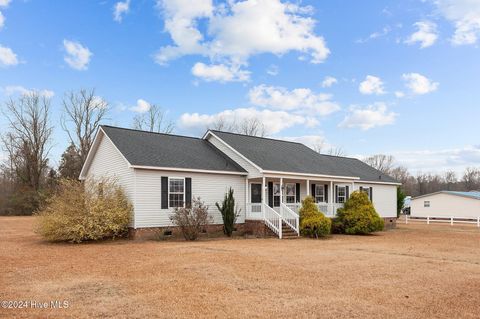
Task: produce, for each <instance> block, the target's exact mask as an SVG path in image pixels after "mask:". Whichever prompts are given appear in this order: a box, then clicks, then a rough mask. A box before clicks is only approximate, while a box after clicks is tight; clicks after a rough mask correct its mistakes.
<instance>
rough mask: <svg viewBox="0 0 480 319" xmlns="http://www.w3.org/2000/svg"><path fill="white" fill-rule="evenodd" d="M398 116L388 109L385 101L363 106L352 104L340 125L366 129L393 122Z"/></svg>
mask: <svg viewBox="0 0 480 319" xmlns="http://www.w3.org/2000/svg"><path fill="white" fill-rule="evenodd" d="M396 117H397V114H396V113H394V112H390V111H388V109H387V105H386V104H385V103H380V102H378V103H374V104H372V105H368V106H367V107H363V108H362V107H359V106H352V107H351V108H350V110H349V114H347V116H346V117H345V118H344V119H343V121H342V122H341V123H340V124H339V126H340V127H346V128H360V129H361V130H364V131H366V130H369V129H371V128H374V127H377V126H385V125H389V124H393V123H395V118H396Z"/></svg>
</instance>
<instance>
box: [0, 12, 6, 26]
mask: <svg viewBox="0 0 480 319" xmlns="http://www.w3.org/2000/svg"><path fill="white" fill-rule="evenodd" d="M4 25H5V17H4V16H3V13H2V11H0V30H2V28H3V26H4Z"/></svg>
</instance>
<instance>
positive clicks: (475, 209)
mask: <svg viewBox="0 0 480 319" xmlns="http://www.w3.org/2000/svg"><path fill="white" fill-rule="evenodd" d="M410 216H411V217H433V218H439V217H445V218H451V217H453V218H459V219H461V218H464V219H467V218H468V219H477V218H478V217H480V192H478V191H471V192H454V191H440V192H435V193H431V194H426V195H422V196H417V197H415V198H413V199H412V202H411V206H410Z"/></svg>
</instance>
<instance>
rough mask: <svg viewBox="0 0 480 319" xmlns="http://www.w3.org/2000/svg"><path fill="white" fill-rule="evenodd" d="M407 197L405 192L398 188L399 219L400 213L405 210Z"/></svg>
mask: <svg viewBox="0 0 480 319" xmlns="http://www.w3.org/2000/svg"><path fill="white" fill-rule="evenodd" d="M406 197H407V195H405V193H404V192H403V190H402V188H401V187H400V186H397V218H398V217H400V212H401V211H402V209H403V206H404V205H405V198H406Z"/></svg>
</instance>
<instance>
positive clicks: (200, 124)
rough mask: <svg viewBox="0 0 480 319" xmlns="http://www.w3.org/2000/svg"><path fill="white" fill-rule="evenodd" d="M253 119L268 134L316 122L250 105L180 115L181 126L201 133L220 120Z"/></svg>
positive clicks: (228, 122) (239, 120) (240, 120)
mask: <svg viewBox="0 0 480 319" xmlns="http://www.w3.org/2000/svg"><path fill="white" fill-rule="evenodd" d="M252 119H256V120H258V121H260V122H261V123H262V124H263V125H264V128H265V132H266V133H267V134H275V133H278V132H280V131H282V130H284V129H286V128H289V127H292V126H295V125H299V124H303V125H308V126H311V125H315V124H316V123H315V122H314V121H312V120H309V119H307V118H305V117H303V116H300V115H295V114H290V113H288V112H285V111H272V110H257V109H255V108H253V107H250V108H237V109H233V110H224V111H222V112H219V113H215V114H199V113H184V114H182V115H181V116H180V119H179V127H181V128H183V129H185V130H187V131H190V132H195V133H200V132H204V131H205V130H206V129H207V128H208V127H211V126H212V125H213V124H214V123H217V122H218V121H223V122H225V123H226V124H232V123H233V124H234V123H242V122H243V121H245V120H252Z"/></svg>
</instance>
